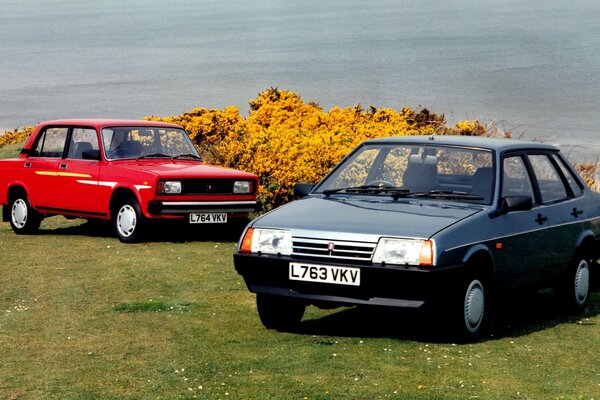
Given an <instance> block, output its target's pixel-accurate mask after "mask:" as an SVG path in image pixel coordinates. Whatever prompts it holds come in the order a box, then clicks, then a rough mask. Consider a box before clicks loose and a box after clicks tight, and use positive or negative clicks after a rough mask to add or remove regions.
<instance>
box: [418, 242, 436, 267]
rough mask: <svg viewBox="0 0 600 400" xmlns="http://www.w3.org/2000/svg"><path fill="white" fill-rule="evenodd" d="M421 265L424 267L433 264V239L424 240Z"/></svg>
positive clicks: (420, 258)
mask: <svg viewBox="0 0 600 400" xmlns="http://www.w3.org/2000/svg"><path fill="white" fill-rule="evenodd" d="M419 265H421V266H422V267H432V266H433V242H432V241H431V240H425V241H423V245H422V246H421V255H420V256H419Z"/></svg>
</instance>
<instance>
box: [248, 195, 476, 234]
mask: <svg viewBox="0 0 600 400" xmlns="http://www.w3.org/2000/svg"><path fill="white" fill-rule="evenodd" d="M482 209H483V207H482V206H475V205H465V204H456V203H451V202H443V201H429V200H412V199H410V200H409V199H399V200H393V199H392V198H391V197H390V198H387V197H386V198H384V197H380V196H377V197H374V196H372V197H368V196H352V197H342V196H335V197H334V196H332V197H322V196H319V197H317V196H310V197H306V198H303V199H300V200H296V201H293V202H291V203H289V204H287V205H285V206H283V207H280V208H278V209H276V210H273V211H271V212H270V213H268V214H265V215H263V216H262V217H261V218H259V219H258V220H256V221H255V223H254V224H253V225H254V226H255V227H264V228H281V229H291V230H293V231H296V232H294V233H295V234H302V233H301V232H298V231H321V232H335V233H339V234H350V235H359V236H364V235H373V236H377V237H379V236H399V237H408V238H430V237H432V236H433V235H434V234H435V233H437V232H439V231H441V230H443V229H444V228H446V227H448V226H450V225H453V224H455V223H456V222H458V221H460V220H462V219H464V218H467V217H469V216H471V215H473V214H476V213H478V212H481V211H482ZM325 236H330V235H325Z"/></svg>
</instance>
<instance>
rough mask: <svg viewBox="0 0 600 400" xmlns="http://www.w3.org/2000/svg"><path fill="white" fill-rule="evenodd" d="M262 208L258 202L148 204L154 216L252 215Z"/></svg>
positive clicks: (164, 202) (149, 210)
mask: <svg viewBox="0 0 600 400" xmlns="http://www.w3.org/2000/svg"><path fill="white" fill-rule="evenodd" d="M259 207H260V205H259V203H258V202H257V201H254V200H251V201H160V200H153V201H151V202H150V203H148V212H149V213H150V214H154V215H162V214H175V215H176V214H190V213H250V212H253V211H256V210H257V209H258V208H259Z"/></svg>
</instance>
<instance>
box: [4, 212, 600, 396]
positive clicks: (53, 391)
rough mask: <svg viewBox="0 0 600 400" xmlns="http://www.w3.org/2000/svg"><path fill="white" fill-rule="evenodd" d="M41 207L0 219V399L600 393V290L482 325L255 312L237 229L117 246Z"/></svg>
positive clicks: (507, 310)
mask: <svg viewBox="0 0 600 400" xmlns="http://www.w3.org/2000/svg"><path fill="white" fill-rule="evenodd" d="M97 229H98V227H97V226H88V224H82V223H81V222H79V221H67V220H65V219H63V218H51V219H48V220H46V221H44V223H43V225H42V231H41V233H40V234H39V235H36V236H17V235H15V234H14V233H12V231H11V230H10V226H9V224H8V223H1V224H0V246H1V253H0V399H9V398H14V399H159V398H160V399H193V398H198V399H300V400H302V399H357V400H359V399H360V400H362V399H407V398H408V399H430V398H436V399H467V398H479V399H490V398H497V399H526V398H532V399H557V398H565V399H591V398H596V399H600V351H598V349H600V315H599V314H600V296H599V295H598V294H595V295H594V297H593V299H592V306H591V308H590V312H589V313H588V314H587V315H584V316H575V317H573V316H569V315H568V314H565V313H563V312H562V311H560V309H558V308H557V307H556V304H555V303H554V302H553V300H552V298H551V297H550V296H549V295H548V294H547V293H539V294H536V295H533V296H529V297H525V298H521V299H515V300H514V302H513V303H512V304H511V305H509V306H506V307H504V309H503V310H501V312H500V313H499V314H500V315H499V317H498V319H497V322H496V327H495V329H494V331H493V332H494V333H493V336H489V337H486V338H485V339H483V340H481V341H479V342H477V343H473V344H466V345H457V344H453V343H451V342H446V341H445V340H444V335H443V332H441V331H440V330H439V329H440V328H435V325H434V324H429V323H428V321H426V320H424V318H423V317H420V316H419V315H413V314H410V313H392V312H381V313H373V312H368V311H362V310H354V309H338V310H317V309H314V308H309V310H308V312H307V315H306V316H305V321H304V322H303V324H302V327H301V331H300V332H298V333H278V332H274V331H269V330H265V329H264V328H263V327H262V325H261V324H260V322H259V320H258V317H257V315H256V311H255V307H254V296H253V295H251V294H250V293H249V292H248V291H247V289H246V287H245V285H244V283H243V281H242V279H241V278H240V277H239V276H238V275H237V274H236V272H235V270H234V268H233V264H232V253H233V252H234V251H235V247H236V245H235V243H233V242H226V241H221V242H216V241H209V240H206V239H203V237H202V235H198V234H195V235H192V236H191V237H190V240H189V241H185V240H181V237H179V238H178V239H177V240H173V241H171V240H170V238H169V235H168V234H163V235H161V236H160V237H158V238H157V239H158V240H157V241H155V242H149V243H144V244H137V245H123V244H121V243H119V242H118V241H117V240H116V239H114V238H112V237H109V236H108V235H107V234H105V232H103V230H100V231H97Z"/></svg>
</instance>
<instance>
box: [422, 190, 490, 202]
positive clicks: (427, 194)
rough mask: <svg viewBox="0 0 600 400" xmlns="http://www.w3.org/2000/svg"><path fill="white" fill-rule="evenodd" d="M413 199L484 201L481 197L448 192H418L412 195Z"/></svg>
mask: <svg viewBox="0 0 600 400" xmlns="http://www.w3.org/2000/svg"><path fill="white" fill-rule="evenodd" d="M412 195H413V196H414V197H427V198H432V199H451V200H452V199H455V200H484V199H485V198H484V197H483V196H479V195H476V194H469V193H467V192H458V191H450V190H430V191H429V192H418V193H413V194H412Z"/></svg>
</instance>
